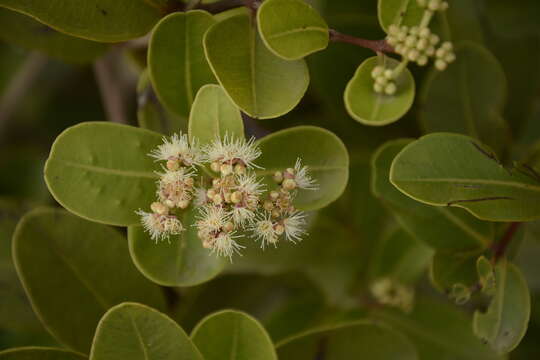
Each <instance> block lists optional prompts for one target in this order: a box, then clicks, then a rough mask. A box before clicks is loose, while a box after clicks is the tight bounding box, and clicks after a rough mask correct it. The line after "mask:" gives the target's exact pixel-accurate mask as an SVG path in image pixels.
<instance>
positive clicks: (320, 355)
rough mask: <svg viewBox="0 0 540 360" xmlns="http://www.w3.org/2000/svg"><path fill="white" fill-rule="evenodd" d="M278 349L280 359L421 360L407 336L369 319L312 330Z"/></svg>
mask: <svg viewBox="0 0 540 360" xmlns="http://www.w3.org/2000/svg"><path fill="white" fill-rule="evenodd" d="M389 344H391V346H389ZM277 349H278V355H279V357H280V359H331V360H350V359H370V360H398V359H399V360H415V359H418V355H417V353H416V349H415V348H414V346H413V345H412V344H411V343H410V342H409V340H408V339H407V338H406V337H405V336H403V335H401V334H400V333H398V332H395V331H393V330H391V329H389V328H387V327H386V326H382V325H378V324H373V323H370V322H367V321H363V322H356V323H350V324H344V325H339V326H335V327H331V328H326V329H318V330H311V331H308V332H306V333H304V334H300V335H296V336H293V337H291V338H289V339H285V340H283V341H281V342H279V343H278V344H277Z"/></svg>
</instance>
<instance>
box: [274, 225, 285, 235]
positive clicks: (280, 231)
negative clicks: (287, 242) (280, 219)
mask: <svg viewBox="0 0 540 360" xmlns="http://www.w3.org/2000/svg"><path fill="white" fill-rule="evenodd" d="M274 232H275V233H276V234H277V235H281V234H283V233H284V232H285V227H284V226H283V225H281V224H277V225H276V226H275V227H274Z"/></svg>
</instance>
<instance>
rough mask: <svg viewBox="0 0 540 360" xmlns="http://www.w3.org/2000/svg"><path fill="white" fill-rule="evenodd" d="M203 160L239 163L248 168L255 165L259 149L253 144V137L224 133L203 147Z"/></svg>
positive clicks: (231, 163) (259, 152) (230, 163)
mask: <svg viewBox="0 0 540 360" xmlns="http://www.w3.org/2000/svg"><path fill="white" fill-rule="evenodd" d="M204 152H205V161H206V162H209V163H213V162H219V163H221V164H228V165H236V164H240V165H243V166H246V167H248V168H252V167H257V166H256V165H255V164H254V163H253V161H255V160H256V159H257V158H258V157H259V156H260V155H261V151H260V150H259V148H258V147H257V145H255V138H251V139H249V141H246V140H245V139H239V138H236V139H234V138H233V137H232V136H228V134H226V135H225V136H224V137H223V139H221V138H220V137H217V138H216V139H215V140H214V141H213V142H212V143H211V144H210V145H208V146H207V147H206V148H205V149H204Z"/></svg>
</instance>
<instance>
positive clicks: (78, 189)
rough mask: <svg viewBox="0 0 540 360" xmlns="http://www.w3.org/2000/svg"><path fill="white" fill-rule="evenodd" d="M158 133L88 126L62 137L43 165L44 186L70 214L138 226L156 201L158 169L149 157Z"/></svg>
mask: <svg viewBox="0 0 540 360" xmlns="http://www.w3.org/2000/svg"><path fill="white" fill-rule="evenodd" d="M160 143H161V136H160V135H159V134H157V133H154V132H151V131H148V130H143V129H138V128H135V127H131V126H126V125H120V124H114V123H106V122H86V123H83V124H79V125H75V126H72V127H70V128H68V129H67V130H65V131H64V132H63V133H62V134H60V135H59V136H58V137H57V138H56V140H55V142H54V144H53V146H52V149H51V153H50V155H49V159H48V160H47V163H46V164H45V181H46V182H47V186H48V187H49V190H50V192H51V194H52V195H53V196H54V198H55V199H56V200H57V201H58V202H59V203H60V204H61V205H62V206H64V207H65V208H66V209H68V210H69V211H71V212H73V213H75V214H77V215H79V216H81V217H83V218H86V219H88V220H92V221H97V222H101V223H105V224H111V225H119V226H128V225H134V224H138V223H139V216H138V215H137V214H135V211H137V210H138V209H140V208H146V207H147V206H148V205H149V204H151V203H152V201H154V198H155V187H156V185H155V181H156V180H157V175H156V174H155V173H154V170H157V169H158V168H157V166H156V165H155V163H154V161H153V160H152V159H151V158H150V157H149V156H147V154H148V153H149V152H150V151H151V150H152V149H153V148H155V147H156V146H157V145H159V144H160Z"/></svg>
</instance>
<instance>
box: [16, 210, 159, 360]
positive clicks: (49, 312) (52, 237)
mask: <svg viewBox="0 0 540 360" xmlns="http://www.w3.org/2000/svg"><path fill="white" fill-rule="evenodd" d="M13 241H14V244H13V257H14V260H15V265H16V268H17V272H18V274H19V277H20V279H21V281H22V283H23V286H24V288H25V290H26V293H27V294H28V297H29V298H30V301H31V303H32V307H33V308H34V311H35V312H36V313H37V315H38V316H39V317H40V319H41V320H42V322H43V323H44V325H45V326H46V327H47V329H48V330H49V331H50V332H51V333H52V334H53V335H54V336H55V337H56V338H57V339H58V340H59V341H61V342H62V343H64V344H66V345H68V346H70V347H71V348H73V349H74V350H77V351H81V352H85V353H86V352H88V350H89V349H90V344H91V341H92V336H93V334H94V330H95V328H96V325H97V323H98V321H99V319H100V317H101V316H102V315H103V314H104V313H105V311H107V309H109V308H110V307H111V306H113V305H116V304H118V303H121V302H123V301H127V300H133V301H140V302H144V303H148V304H151V305H153V306H156V307H159V308H162V307H163V306H164V300H163V296H162V293H161V291H160V289H159V287H157V286H154V285H152V284H151V283H150V282H148V281H147V280H146V279H144V277H143V276H141V274H139V272H138V271H137V269H135V267H134V266H133V264H132V262H131V259H130V258H129V256H128V253H127V251H128V249H127V243H126V240H125V238H124V237H123V236H122V235H121V234H120V233H119V232H118V231H116V230H113V229H112V228H109V227H107V226H104V225H99V224H95V223H91V222H88V221H86V220H83V219H80V218H78V217H76V216H73V215H71V214H69V213H67V212H65V211H63V210H53V209H40V210H35V211H33V212H31V213H29V214H27V215H26V216H24V217H23V219H22V220H21V221H20V223H19V225H18V226H17V229H16V231H15V235H14V239H13ZM104 279H106V281H104Z"/></svg>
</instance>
